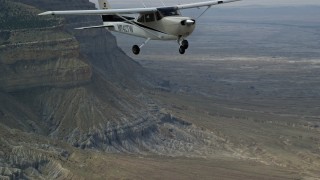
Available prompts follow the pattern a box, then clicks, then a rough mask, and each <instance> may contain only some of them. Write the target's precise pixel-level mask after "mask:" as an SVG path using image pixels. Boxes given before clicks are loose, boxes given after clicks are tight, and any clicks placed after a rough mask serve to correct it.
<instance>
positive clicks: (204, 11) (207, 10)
mask: <svg viewBox="0 0 320 180" xmlns="http://www.w3.org/2000/svg"><path fill="white" fill-rule="evenodd" d="M210 8H211V6H208V7H207V8H206V9H205V10H204V11H203V12H202V13H201V14H200V15H199V16H198V17H197V18H196V19H199V18H200V17H201V16H202V15H204V13H206V12H207V11H208V9H210Z"/></svg>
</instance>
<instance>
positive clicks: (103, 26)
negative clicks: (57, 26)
mask: <svg viewBox="0 0 320 180" xmlns="http://www.w3.org/2000/svg"><path fill="white" fill-rule="evenodd" d="M106 27H114V26H113V25H100V26H88V27H79V28H75V29H78V30H82V29H94V28H106Z"/></svg>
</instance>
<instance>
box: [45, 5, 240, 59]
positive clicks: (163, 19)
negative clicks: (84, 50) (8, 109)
mask: <svg viewBox="0 0 320 180" xmlns="http://www.w3.org/2000/svg"><path fill="white" fill-rule="evenodd" d="M235 1H240V0H225V1H206V2H199V3H191V4H181V5H176V6H164V7H150V8H149V7H145V8H132V9H111V6H110V4H109V3H108V1H107V0H98V4H99V9H96V10H70V11H47V12H44V13H40V14H39V15H101V16H102V20H103V24H102V25H99V26H90V27H81V28H76V29H90V28H106V29H108V30H109V31H115V32H119V33H124V34H129V35H132V36H138V37H142V38H145V39H146V41H145V42H144V43H143V44H141V45H140V46H138V45H134V46H133V47H132V52H133V53H134V54H136V55H138V54H139V53H140V49H141V48H142V47H143V46H144V45H145V44H147V43H148V41H149V40H177V42H178V44H179V46H180V48H179V52H180V54H184V53H185V50H186V49H188V47H189V43H188V41H187V40H186V39H185V38H186V37H188V36H189V35H190V34H191V33H192V32H193V30H194V28H195V25H196V21H195V20H194V19H192V18H190V17H183V16H182V15H181V13H180V12H179V10H183V9H190V8H200V7H207V9H205V11H204V12H203V13H202V14H204V13H205V12H206V11H207V10H208V9H209V8H210V7H211V6H213V5H220V4H224V3H231V2H235ZM123 14H139V16H138V17H137V18H134V17H129V16H123ZM202 14H201V15H202ZM201 15H200V16H201Z"/></svg>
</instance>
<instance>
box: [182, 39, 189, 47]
mask: <svg viewBox="0 0 320 180" xmlns="http://www.w3.org/2000/svg"><path fill="white" fill-rule="evenodd" d="M181 46H183V48H184V49H188V47H189V42H188V41H187V40H183V41H182V42H181Z"/></svg>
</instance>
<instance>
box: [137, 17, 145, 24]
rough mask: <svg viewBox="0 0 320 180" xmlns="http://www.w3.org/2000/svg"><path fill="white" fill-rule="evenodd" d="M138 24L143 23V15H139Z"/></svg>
mask: <svg viewBox="0 0 320 180" xmlns="http://www.w3.org/2000/svg"><path fill="white" fill-rule="evenodd" d="M137 21H138V22H141V23H144V15H141V16H140V17H139V18H138V20H137Z"/></svg>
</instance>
